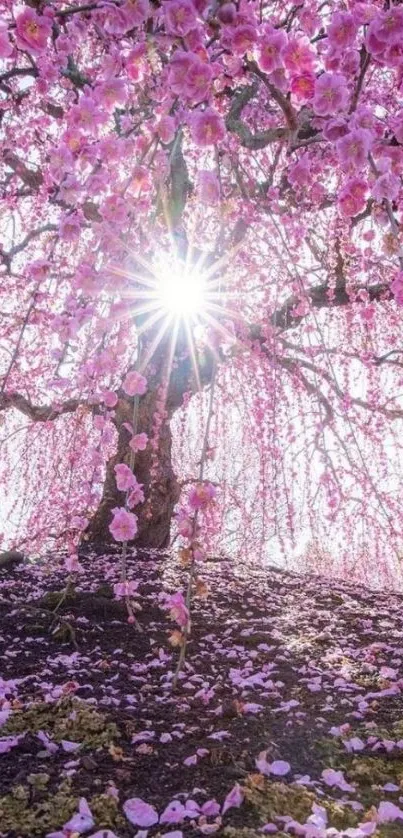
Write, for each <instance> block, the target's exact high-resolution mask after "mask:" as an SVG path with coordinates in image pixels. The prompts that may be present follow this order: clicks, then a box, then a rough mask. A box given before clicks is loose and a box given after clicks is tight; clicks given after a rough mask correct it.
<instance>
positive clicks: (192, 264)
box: [113, 241, 241, 389]
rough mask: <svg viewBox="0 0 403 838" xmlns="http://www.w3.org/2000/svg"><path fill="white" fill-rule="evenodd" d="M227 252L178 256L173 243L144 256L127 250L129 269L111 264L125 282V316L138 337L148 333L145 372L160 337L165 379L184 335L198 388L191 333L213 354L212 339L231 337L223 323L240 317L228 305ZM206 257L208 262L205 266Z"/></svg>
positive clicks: (143, 362) (189, 252)
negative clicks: (200, 337)
mask: <svg viewBox="0 0 403 838" xmlns="http://www.w3.org/2000/svg"><path fill="white" fill-rule="evenodd" d="M232 255H234V254H233V251H232V252H227V254H225V256H224V257H223V256H220V257H219V258H217V259H216V260H214V261H213V260H212V259H211V254H210V255H209V256H208V257H206V255H204V254H202V255H200V254H196V253H195V252H193V253H192V248H191V247H189V248H188V249H187V254H186V257H185V258H181V256H180V255H179V253H178V248H177V246H176V243H175V242H174V241H172V242H171V248H170V249H169V251H167V252H161V251H159V252H158V253H156V254H154V256H153V258H152V260H148V259H146V258H145V257H143V256H139V255H138V253H130V256H129V260H128V267H127V268H125V269H121V268H114V269H113V272H114V273H115V274H116V275H119V276H120V277H122V278H123V279H125V280H126V289H125V292H124V298H125V300H126V302H127V303H128V315H127V316H128V317H129V318H130V319H132V320H134V321H135V323H136V332H137V334H138V335H139V336H141V335H148V336H149V338H150V339H149V340H148V341H147V348H146V350H145V353H144V354H143V356H142V358H141V359H140V366H139V369H140V371H141V372H142V373H144V374H147V367H148V365H149V364H150V362H151V361H152V359H153V356H154V355H155V353H156V352H157V350H158V347H159V346H160V344H161V342H162V341H165V342H166V343H167V346H168V347H169V348H168V352H167V360H168V359H169V370H167V375H168V377H169V376H170V375H171V373H172V363H173V359H174V356H175V349H176V344H177V340H178V336H179V334H180V335H181V340H183V337H185V340H186V344H187V348H188V353H189V357H190V359H191V363H192V367H193V373H194V377H195V380H196V382H197V386H198V388H199V389H200V387H201V383H200V374H199V369H198V360H197V359H198V352H197V349H196V342H197V340H196V337H195V335H196V334H200V333H203V340H204V343H205V345H206V347H207V348H208V349H209V350H210V351H211V353H212V354H213V355H214V356H216V357H217V348H216V340H214V339H212V335H214V334H215V335H216V336H219V337H220V340H221V342H226V343H228V344H231V343H233V342H234V335H233V333H232V332H231V331H230V329H228V327H227V326H226V322H228V321H234V320H239V319H240V314H241V313H240V312H239V310H238V311H236V310H234V309H233V308H232V307H231V297H232V295H231V292H230V289H229V288H228V286H227V282H226V281H225V280H226V279H227V277H228V273H227V270H226V269H227V268H228V261H229V258H230V256H232ZM206 261H208V264H206Z"/></svg>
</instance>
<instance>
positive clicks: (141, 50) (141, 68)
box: [125, 43, 146, 81]
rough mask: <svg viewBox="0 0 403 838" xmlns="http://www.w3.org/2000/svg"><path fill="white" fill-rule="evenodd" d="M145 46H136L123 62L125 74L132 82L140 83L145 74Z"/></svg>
mask: <svg viewBox="0 0 403 838" xmlns="http://www.w3.org/2000/svg"><path fill="white" fill-rule="evenodd" d="M145 55H146V47H145V44H143V43H140V44H136V46H135V47H134V49H132V50H131V52H130V53H129V55H128V56H127V58H126V60H125V68H126V73H127V75H128V76H129V78H130V79H132V81H141V80H142V78H143V76H144V73H145V62H144V58H145Z"/></svg>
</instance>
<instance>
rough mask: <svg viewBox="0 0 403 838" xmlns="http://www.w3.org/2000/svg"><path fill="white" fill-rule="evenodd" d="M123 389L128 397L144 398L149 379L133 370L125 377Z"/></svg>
mask: <svg viewBox="0 0 403 838" xmlns="http://www.w3.org/2000/svg"><path fill="white" fill-rule="evenodd" d="M122 387H123V389H124V391H125V393H126V395H127V396H144V394H145V393H146V392H147V379H146V378H145V377H144V375H141V374H140V373H139V372H137V371H136V370H133V372H128V373H127V375H126V376H125V378H124V381H123V384H122Z"/></svg>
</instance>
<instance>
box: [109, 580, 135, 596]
mask: <svg viewBox="0 0 403 838" xmlns="http://www.w3.org/2000/svg"><path fill="white" fill-rule="evenodd" d="M138 586H139V582H135V581H134V580H128V579H127V580H126V581H125V582H117V583H116V584H115V585H114V586H113V593H114V594H115V597H116V599H124V598H125V597H133V596H136V594H137V588H138Z"/></svg>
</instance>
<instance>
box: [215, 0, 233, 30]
mask: <svg viewBox="0 0 403 838" xmlns="http://www.w3.org/2000/svg"><path fill="white" fill-rule="evenodd" d="M217 17H218V20H220V21H221V23H225V24H226V25H227V26H228V25H230V24H232V23H235V21H236V5H235V3H223V5H222V6H220V7H219V8H218V11H217Z"/></svg>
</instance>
